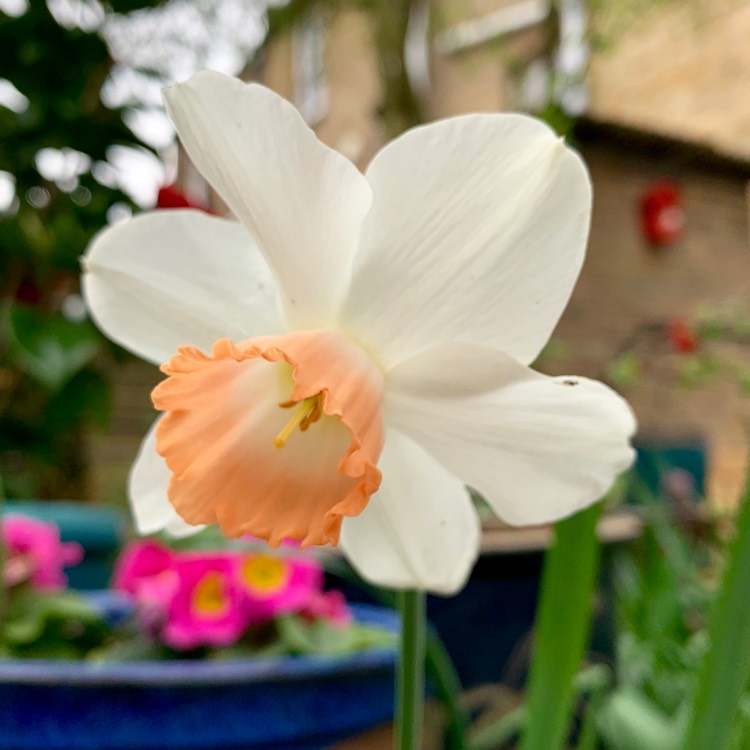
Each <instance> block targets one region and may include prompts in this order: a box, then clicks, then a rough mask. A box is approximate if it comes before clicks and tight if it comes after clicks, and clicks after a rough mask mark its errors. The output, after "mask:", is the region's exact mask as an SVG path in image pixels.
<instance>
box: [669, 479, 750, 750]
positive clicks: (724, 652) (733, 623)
mask: <svg viewBox="0 0 750 750" xmlns="http://www.w3.org/2000/svg"><path fill="white" fill-rule="evenodd" d="M746 482H747V484H746V486H745V496H744V498H743V501H742V506H741V507H740V510H739V517H738V519H737V531H736V534H735V537H734V539H733V540H732V542H731V544H730V545H729V558H728V564H727V570H726V573H725V574H724V580H723V582H722V586H721V589H720V591H719V594H718V598H717V600H716V602H715V603H714V607H713V611H712V613H711V621H710V626H709V640H710V643H711V647H710V649H709V651H708V653H707V654H706V658H705V660H704V662H703V666H702V669H701V671H700V673H699V676H698V689H697V692H696V696H695V701H694V704H693V710H692V711H691V712H690V717H691V720H690V723H689V724H688V731H687V737H686V741H685V743H683V744H682V747H683V748H685V750H726V748H729V747H730V741H731V738H732V732H731V727H732V723H733V722H734V721H735V720H736V719H737V708H738V706H739V704H740V698H741V697H742V694H743V693H744V690H745V687H746V685H747V681H748V677H750V617H748V611H747V606H748V600H749V597H750V476H748V479H747V480H746Z"/></svg>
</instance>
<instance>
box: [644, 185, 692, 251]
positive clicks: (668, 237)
mask: <svg viewBox="0 0 750 750" xmlns="http://www.w3.org/2000/svg"><path fill="white" fill-rule="evenodd" d="M684 226H685V212H684V211H683V208H682V193H681V191H680V189H679V187H678V186H677V185H676V184H674V183H673V182H669V181H667V180H660V181H658V182H654V183H652V184H651V185H649V187H648V189H647V190H646V192H645V193H644V195H643V199H642V200H641V229H642V231H643V235H644V237H645V238H646V239H647V240H648V241H649V242H650V243H651V244H652V245H656V246H663V245H669V244H671V243H673V242H675V241H676V240H678V239H679V237H680V235H681V234H682V230H683V227H684Z"/></svg>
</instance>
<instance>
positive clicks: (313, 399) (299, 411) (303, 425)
mask: <svg viewBox="0 0 750 750" xmlns="http://www.w3.org/2000/svg"><path fill="white" fill-rule="evenodd" d="M295 405H296V406H297V408H296V409H295V410H294V414H292V416H291V419H290V420H289V421H288V422H287V423H286V424H285V425H284V427H283V429H282V430H281V432H280V433H279V434H278V435H277V436H276V437H275V438H274V440H273V444H274V445H275V446H276V447H277V448H283V447H284V446H285V445H286V441H287V440H289V438H290V437H291V435H292V433H293V432H294V431H295V430H296V429H297V427H299V428H300V431H302V432H304V431H305V430H306V429H307V428H308V427H309V426H310V425H311V424H313V422H317V421H318V420H319V419H320V417H321V416H322V415H323V397H322V394H320V393H318V394H317V395H315V396H310V398H306V399H303V400H302V401H283V402H282V403H280V404H279V406H280V407H281V408H282V409H289V408H290V407H292V406H295Z"/></svg>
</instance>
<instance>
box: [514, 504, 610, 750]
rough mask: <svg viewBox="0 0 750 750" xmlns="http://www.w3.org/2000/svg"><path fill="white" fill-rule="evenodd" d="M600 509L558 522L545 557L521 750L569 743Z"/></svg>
mask: <svg viewBox="0 0 750 750" xmlns="http://www.w3.org/2000/svg"><path fill="white" fill-rule="evenodd" d="M600 512H601V505H600V504H597V505H595V506H593V507H591V508H588V509H587V510H584V511H582V512H581V513H578V514H577V515H575V516H573V517H572V518H568V519H566V520H564V521H561V522H560V523H558V524H557V525H556V527H555V542H554V544H553V546H552V548H551V549H550V550H549V552H547V555H546V557H545V561H544V571H543V573H542V583H541V592H540V601H539V604H538V610H537V618H536V628H535V645H534V656H533V661H532V664H531V675H530V678H529V691H528V702H527V717H528V722H527V724H526V728H525V730H524V733H523V738H522V741H521V745H520V749H521V750H562V748H564V747H566V746H567V739H568V737H567V735H568V731H569V728H570V721H571V710H572V708H573V702H574V696H575V685H574V677H575V675H576V672H578V670H579V669H580V666H581V661H582V660H583V656H584V652H585V648H586V644H587V643H588V637H589V629H590V625H591V611H592V603H593V598H594V592H595V587H596V582H597V573H598V569H599V541H598V539H597V536H596V524H597V520H598V519H599V514H600Z"/></svg>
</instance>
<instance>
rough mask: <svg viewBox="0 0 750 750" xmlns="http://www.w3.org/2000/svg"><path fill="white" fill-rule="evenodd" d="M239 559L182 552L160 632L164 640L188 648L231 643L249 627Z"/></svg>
mask: <svg viewBox="0 0 750 750" xmlns="http://www.w3.org/2000/svg"><path fill="white" fill-rule="evenodd" d="M236 570H237V568H236V562H235V560H234V559H233V558H232V557H230V556H228V555H217V554H213V555H197V554H191V555H182V556H179V557H176V559H175V561H174V571H175V573H176V574H177V582H178V585H177V588H176V591H175V593H174V595H173V597H172V599H171V602H170V604H169V608H168V611H167V620H166V623H165V625H164V628H163V630H162V632H161V636H162V639H163V640H164V642H165V643H166V644H167V645H169V646H172V647H173V648H176V649H180V650H187V649H191V648H196V647H198V646H229V645H231V644H233V643H235V642H236V641H237V640H238V639H239V638H240V637H241V636H242V635H243V634H244V632H245V630H246V629H247V626H248V618H247V612H246V608H245V606H244V598H245V597H244V594H243V591H242V588H241V587H240V586H239V585H238V581H237V576H236Z"/></svg>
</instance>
